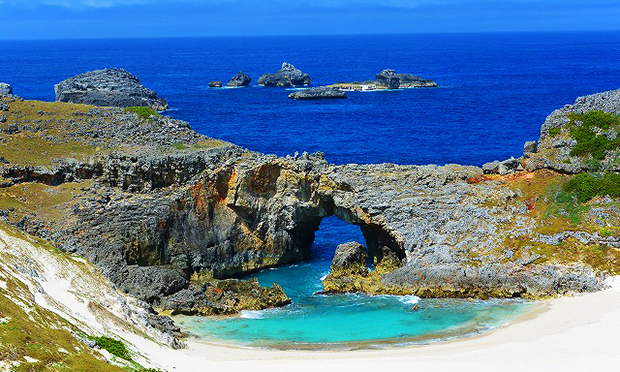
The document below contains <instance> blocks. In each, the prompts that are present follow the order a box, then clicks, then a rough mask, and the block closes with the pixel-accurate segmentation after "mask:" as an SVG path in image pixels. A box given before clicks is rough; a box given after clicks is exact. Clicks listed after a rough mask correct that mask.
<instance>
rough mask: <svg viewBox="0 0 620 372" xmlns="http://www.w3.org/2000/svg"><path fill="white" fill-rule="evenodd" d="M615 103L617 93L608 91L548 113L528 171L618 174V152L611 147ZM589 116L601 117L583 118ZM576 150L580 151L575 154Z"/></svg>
mask: <svg viewBox="0 0 620 372" xmlns="http://www.w3.org/2000/svg"><path fill="white" fill-rule="evenodd" d="M619 102H620V90H612V91H609V92H604V93H597V94H593V95H589V96H585V97H579V98H577V99H576V100H575V103H574V104H572V105H566V106H564V107H563V108H561V109H558V110H555V111H554V112H552V113H551V115H549V116H548V117H547V119H546V120H545V122H544V124H543V125H542V127H541V130H540V140H539V141H538V146H537V152H536V153H533V154H531V155H530V158H531V159H530V161H529V162H528V165H527V168H528V170H536V169H543V168H546V169H553V170H556V171H558V172H562V173H569V174H576V173H580V172H586V171H597V170H600V169H610V170H613V171H620V165H618V161H617V159H619V158H620V149H619V148H618V146H617V145H616V144H614V143H613V141H614V140H615V138H617V137H618V135H620V125H619V123H620V120H619V119H614V117H617V116H618V115H620V103H619ZM591 112H597V113H602V115H596V116H594V115H591V114H590V116H588V115H586V116H584V114H587V113H591ZM584 121H587V123H584ZM584 124H585V125H584ZM601 126H602V127H601ZM579 128H581V129H582V130H579ZM580 142H581V144H580ZM576 147H579V148H580V149H578V151H575V148H576ZM587 147H591V149H590V150H588V149H587ZM597 149H598V151H597V152H596V153H595V151H596V150H597Z"/></svg>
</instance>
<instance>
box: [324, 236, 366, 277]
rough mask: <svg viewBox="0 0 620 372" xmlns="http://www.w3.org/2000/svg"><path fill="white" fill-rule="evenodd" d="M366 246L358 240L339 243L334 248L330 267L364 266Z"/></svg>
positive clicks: (348, 267) (344, 268) (333, 268)
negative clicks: (334, 251)
mask: <svg viewBox="0 0 620 372" xmlns="http://www.w3.org/2000/svg"><path fill="white" fill-rule="evenodd" d="M367 252H368V251H367V250H366V247H364V246H363V245H362V244H360V243H358V242H349V243H344V244H340V245H339V246H338V247H337V248H336V253H335V255H334V259H333V260H332V264H331V269H332V270H333V271H336V270H349V269H351V268H355V269H357V268H359V267H362V268H365V267H366V258H367V257H368V253H367Z"/></svg>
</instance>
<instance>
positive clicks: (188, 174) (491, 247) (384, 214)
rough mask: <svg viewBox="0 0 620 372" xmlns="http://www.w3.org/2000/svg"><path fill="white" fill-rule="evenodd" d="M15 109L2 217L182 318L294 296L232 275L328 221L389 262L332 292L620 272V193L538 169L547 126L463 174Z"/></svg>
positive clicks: (507, 288)
mask: <svg viewBox="0 0 620 372" xmlns="http://www.w3.org/2000/svg"><path fill="white" fill-rule="evenodd" d="M592 99H593V98H590V97H588V98H586V99H585V101H587V102H591V100H592ZM3 102H4V103H3V104H6V105H8V106H9V110H8V111H7V113H8V116H7V119H8V120H7V122H6V123H3V124H0V136H1V137H2V142H0V156H2V157H3V159H4V162H3V165H2V175H3V180H2V183H1V185H2V187H1V188H0V205H1V206H2V208H3V211H2V212H1V215H2V218H3V219H5V220H6V221H7V222H9V223H11V224H13V225H15V226H18V227H20V228H21V229H23V230H25V231H27V232H29V233H32V234H35V235H38V236H41V237H44V238H46V239H49V240H51V241H53V242H55V243H56V244H57V245H58V247H59V248H61V249H62V250H64V251H67V252H72V253H78V254H80V255H81V256H83V257H85V258H87V259H88V260H90V261H91V262H93V263H94V264H95V265H96V266H97V267H99V269H100V270H101V271H102V273H103V274H104V275H106V276H107V277H109V278H110V279H111V280H112V281H113V282H114V283H116V285H118V286H119V287H120V288H122V289H123V290H125V291H127V292H129V293H131V294H133V295H135V296H137V297H138V298H140V299H143V300H145V301H148V302H149V303H150V304H152V305H154V306H157V307H160V308H162V309H166V310H168V311H171V312H175V311H176V312H182V313H209V312H210V311H213V313H217V312H229V311H232V310H235V309H237V310H238V309H240V308H243V307H244V306H246V307H247V306H259V305H260V306H273V305H279V304H284V303H286V302H287V301H286V298H285V296H284V297H283V296H282V294H281V290H279V289H278V288H277V287H275V288H272V290H271V291H263V290H261V289H259V288H253V287H243V288H245V289H243V291H245V293H253V294H254V295H255V296H256V297H253V298H251V297H250V298H248V297H245V298H243V299H241V298H240V297H238V296H237V297H236V296H235V295H234V293H231V294H230V295H228V296H223V295H221V293H217V290H218V288H219V289H220V291H228V290H230V289H231V288H233V287H234V288H237V289H239V288H240V287H239V286H232V287H231V286H226V285H224V284H221V285H220V284H217V283H218V282H217V281H218V280H223V279H227V278H234V277H239V276H242V275H244V274H247V273H251V272H253V271H256V270H260V269H264V268H268V267H275V266H280V265H284V264H289V263H294V262H299V261H301V260H304V259H306V258H308V257H309V256H310V254H311V249H312V243H313V241H314V233H315V231H316V230H317V228H318V226H319V224H320V222H321V220H322V219H323V218H325V217H328V216H337V217H338V218H340V219H342V220H344V221H346V222H348V223H350V224H354V225H357V226H359V227H360V229H361V231H362V233H363V235H364V237H365V240H366V246H367V251H368V255H369V256H370V258H371V259H372V260H373V261H374V262H375V265H376V268H377V269H376V270H375V271H373V273H372V275H362V274H360V273H357V274H355V273H349V274H350V275H348V276H347V275H340V276H339V277H337V278H335V281H334V280H332V281H331V282H328V283H326V286H328V287H326V290H328V291H331V292H337V291H351V290H355V291H365V292H369V293H399V294H405V293H414V294H417V295H420V296H434V297H445V296H459V297H483V298H485V297H489V296H495V297H512V296H532V297H538V296H549V295H557V294H563V293H572V292H583V291H593V290H597V289H599V288H601V284H600V283H601V279H602V278H603V276H604V275H605V274H607V273H617V272H618V270H619V266H618V258H620V253H619V252H620V251H619V248H620V241H619V238H618V237H619V234H618V232H617V230H616V229H617V228H616V226H618V223H619V222H620V220H619V219H620V213H618V212H617V207H616V203H617V200H616V199H614V198H610V197H609V196H606V194H604V193H603V194H600V195H594V196H593V197H592V198H590V199H588V200H587V201H579V202H578V200H577V199H576V198H575V196H574V195H573V194H571V193H570V189H566V190H565V189H564V185H566V184H568V183H569V182H571V177H570V176H567V175H564V174H562V173H559V172H557V169H554V168H553V167H547V166H545V165H544V164H543V166H539V165H537V166H536V167H533V169H532V170H531V171H528V170H527V169H530V168H532V166H531V165H530V164H531V163H530V162H533V163H536V164H539V162H540V160H539V159H540V157H544V156H545V155H544V154H545V151H547V150H546V149H547V148H548V145H546V144H545V143H546V141H547V140H546V138H545V136H546V134H545V133H546V131H547V129H545V126H543V138H541V141H540V142H541V150H540V151H539V152H538V153H536V155H534V154H528V158H526V157H523V158H522V159H521V160H522V161H523V164H521V169H524V170H515V171H514V173H512V174H506V175H497V174H486V175H485V174H483V170H482V169H480V168H478V167H468V166H459V165H448V166H443V167H439V166H404V165H394V164H375V165H355V164H349V165H342V166H335V165H332V164H329V163H328V162H327V161H325V160H324V159H323V157H322V154H320V153H318V154H314V155H308V154H303V155H302V156H301V157H297V156H296V157H286V158H278V157H275V156H268V155H263V154H259V153H255V152H250V151H247V150H243V149H241V148H239V147H237V146H234V145H232V144H229V143H224V142H221V141H217V140H213V139H210V138H207V137H204V136H202V135H199V134H197V133H196V132H194V131H192V130H191V128H190V127H189V125H188V124H187V123H184V122H181V121H178V120H174V119H170V118H168V117H163V116H160V115H156V114H155V115H152V116H150V117H141V116H139V115H137V114H136V113H133V112H131V111H127V110H122V109H116V108H107V109H103V108H94V107H90V106H84V105H73V104H61V103H44V102H25V101H22V100H20V99H19V98H16V97H8V98H6V99H4V101H3ZM600 102H601V104H592V105H590V106H588V109H589V110H594V111H597V110H607V112H612V111H613V110H617V108H618V107H619V106H620V99H618V97H617V95H616V93H613V92H612V93H608V95H607V96H606V99H605V100H600ZM602 102H604V104H603V103H602ZM584 110H585V109H584ZM613 112H617V111H613ZM580 114H581V113H580ZM571 125H578V124H571ZM601 125H603V126H605V128H607V129H603V128H600V129H601V131H605V130H609V127H607V126H606V125H607V124H601ZM578 126H579V125H578ZM601 133H603V132H601ZM604 133H607V132H604ZM20 149H23V151H20ZM33 149H34V150H33ZM605 154H607V153H605ZM530 156H531V158H529V157H530ZM567 190H568V191H567ZM351 275H354V277H351ZM355 275H357V276H355ZM192 278H194V279H192ZM195 278H210V279H209V280H215V281H216V282H211V281H198V282H197V281H196V280H195ZM332 279H334V278H333V277H332ZM342 280H344V281H346V282H349V283H351V282H355V283H357V284H356V285H355V286H354V287H351V286H343V285H341V281H342ZM227 288H228V289H227ZM211 292H212V293H211ZM209 293H211V297H209ZM203 294H204V295H205V296H206V297H202V295H203ZM222 301H223V302H222ZM249 304H253V305H249ZM257 304H258V305H257ZM173 305H174V306H173ZM209 308H210V309H211V310H209ZM217 309H225V310H217ZM230 309H232V310H230Z"/></svg>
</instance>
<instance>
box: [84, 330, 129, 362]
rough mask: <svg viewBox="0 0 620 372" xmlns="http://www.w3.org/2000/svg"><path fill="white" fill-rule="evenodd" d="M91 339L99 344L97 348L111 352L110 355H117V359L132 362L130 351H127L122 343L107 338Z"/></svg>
mask: <svg viewBox="0 0 620 372" xmlns="http://www.w3.org/2000/svg"><path fill="white" fill-rule="evenodd" d="M89 339H91V340H93V341H95V342H96V343H97V346H99V347H100V348H102V349H104V350H107V351H109V352H110V354H112V355H116V356H117V357H119V358H122V359H125V360H131V355H130V354H129V350H127V347H125V344H124V343H123V342H122V341H120V340H115V339H113V338H110V337H106V336H101V337H89Z"/></svg>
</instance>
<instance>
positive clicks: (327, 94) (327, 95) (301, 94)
mask: <svg viewBox="0 0 620 372" xmlns="http://www.w3.org/2000/svg"><path fill="white" fill-rule="evenodd" d="M288 98H291V99H296V100H320V99H346V98H348V96H347V93H346V92H343V91H341V90H340V89H336V88H327V87H319V88H310V89H303V90H300V91H297V92H293V93H291V94H289V95H288Z"/></svg>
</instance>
